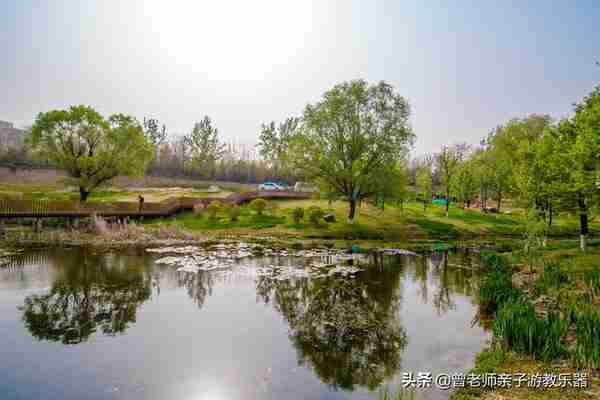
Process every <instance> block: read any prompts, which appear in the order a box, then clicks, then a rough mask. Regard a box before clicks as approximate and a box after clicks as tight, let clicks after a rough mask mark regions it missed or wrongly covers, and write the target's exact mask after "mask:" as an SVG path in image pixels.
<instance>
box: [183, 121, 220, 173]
mask: <svg viewBox="0 0 600 400" xmlns="http://www.w3.org/2000/svg"><path fill="white" fill-rule="evenodd" d="M218 135H219V131H218V129H217V128H215V127H213V126H212V121H211V119H210V118H209V117H208V116H205V117H204V119H203V120H202V121H200V122H197V123H196V124H195V125H194V129H192V132H191V133H190V134H189V135H187V136H186V137H185V139H184V141H185V143H186V145H187V147H188V149H189V152H190V160H189V165H190V166H192V167H193V168H198V169H200V170H201V171H202V173H203V176H204V177H206V178H209V179H214V177H215V170H216V164H217V162H218V161H219V160H220V159H221V158H222V157H223V154H224V150H225V146H224V145H223V144H221V143H220V142H219V136H218Z"/></svg>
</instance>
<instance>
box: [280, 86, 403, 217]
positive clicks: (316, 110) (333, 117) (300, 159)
mask: <svg viewBox="0 0 600 400" xmlns="http://www.w3.org/2000/svg"><path fill="white" fill-rule="evenodd" d="M409 114H410V109H409V105H408V102H407V101H406V100H405V99H404V98H403V97H402V96H400V95H399V94H397V93H396V92H395V91H394V88H393V87H392V86H391V85H390V84H388V83H385V82H379V83H378V84H375V85H369V84H368V83H367V82H365V81H363V80H355V81H350V82H345V83H341V84H338V85H336V86H334V87H333V88H332V89H331V90H329V91H328V92H326V93H325V94H324V95H323V98H322V100H321V101H319V102H317V103H316V104H309V105H307V106H306V108H305V110H304V115H303V124H302V127H301V128H300V129H299V130H298V132H297V133H296V134H295V135H294V137H293V139H292V140H291V141H292V142H293V146H292V150H291V152H292V157H293V160H294V166H295V167H296V168H298V169H299V170H300V171H302V172H303V173H304V175H305V176H307V177H308V178H310V179H312V180H314V181H321V182H324V183H325V184H326V185H327V186H329V187H330V188H331V190H332V191H333V192H335V193H337V194H338V195H340V197H343V198H345V199H346V200H347V201H348V203H349V211H348V221H349V222H352V221H353V220H354V216H355V213H356V205H357V203H358V202H359V201H361V200H362V199H364V198H367V197H371V196H374V195H376V194H377V193H378V192H379V191H380V190H381V189H382V188H381V185H382V182H383V181H384V180H383V179H382V177H384V176H386V174H387V173H388V172H389V171H390V170H391V168H390V166H393V165H396V164H397V163H399V162H400V161H402V158H403V156H404V154H406V149H407V147H408V146H409V144H411V142H412V139H413V133H412V131H411V129H410V127H409V124H408V117H409Z"/></svg>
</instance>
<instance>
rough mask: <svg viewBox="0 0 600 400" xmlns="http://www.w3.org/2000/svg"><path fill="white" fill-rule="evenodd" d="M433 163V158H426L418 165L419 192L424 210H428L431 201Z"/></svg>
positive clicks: (417, 183) (417, 181)
mask: <svg viewBox="0 0 600 400" xmlns="http://www.w3.org/2000/svg"><path fill="white" fill-rule="evenodd" d="M431 164H432V163H431V159H424V160H422V161H421V162H420V163H419V165H418V166H417V172H416V185H417V194H418V196H419V197H420V198H421V200H422V201H423V211H426V210H427V204H429V202H430V201H431V191H432V185H433V179H432V172H431Z"/></svg>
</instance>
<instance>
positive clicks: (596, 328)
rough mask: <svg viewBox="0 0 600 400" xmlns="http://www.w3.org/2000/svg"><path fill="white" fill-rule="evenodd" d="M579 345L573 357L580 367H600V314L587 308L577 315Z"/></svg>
mask: <svg viewBox="0 0 600 400" xmlns="http://www.w3.org/2000/svg"><path fill="white" fill-rule="evenodd" d="M576 329H577V347H576V348H575V353H574V355H573V358H574V360H575V363H576V364H577V366H578V367H584V368H593V369H598V368H600V315H599V314H598V312H597V311H595V310H593V309H590V308H588V309H586V310H585V311H584V312H582V313H581V314H580V315H579V316H578V317H577V323H576Z"/></svg>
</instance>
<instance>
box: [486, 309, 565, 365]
mask: <svg viewBox="0 0 600 400" xmlns="http://www.w3.org/2000/svg"><path fill="white" fill-rule="evenodd" d="M567 328H568V324H567V322H566V321H564V320H562V319H561V318H560V316H559V315H558V314H557V313H552V312H551V313H548V315H547V316H546V317H545V318H538V317H537V315H536V313H535V309H534V308H533V306H532V305H531V304H530V303H528V302H524V301H521V300H517V301H509V302H507V303H504V304H503V305H502V306H501V307H500V309H499V310H498V314H497V315H496V320H495V321H494V327H493V331H494V335H495V336H496V337H499V338H502V342H503V344H504V346H505V347H506V348H507V349H510V350H513V351H516V352H519V353H524V354H528V355H532V356H534V357H536V358H539V359H542V360H550V359H554V358H557V357H560V356H562V355H564V354H565V353H566V349H565V346H564V342H563V338H564V336H565V334H566V332H567Z"/></svg>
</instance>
